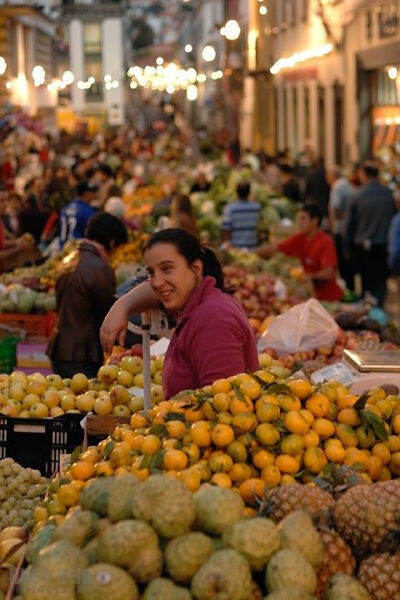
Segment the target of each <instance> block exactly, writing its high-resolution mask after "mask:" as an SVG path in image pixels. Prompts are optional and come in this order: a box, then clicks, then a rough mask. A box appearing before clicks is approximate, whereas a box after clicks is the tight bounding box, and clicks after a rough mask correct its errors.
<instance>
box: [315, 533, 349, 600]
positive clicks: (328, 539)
mask: <svg viewBox="0 0 400 600" xmlns="http://www.w3.org/2000/svg"><path fill="white" fill-rule="evenodd" d="M319 533H320V536H321V539H322V543H323V546H324V556H323V560H322V565H321V566H320V567H319V569H318V571H317V579H318V586H317V596H318V598H323V597H324V591H325V588H326V585H327V583H328V581H329V579H330V578H331V577H332V575H335V574H336V573H345V574H347V575H353V574H354V570H355V566H356V561H355V560H354V557H353V555H352V553H351V549H350V548H349V546H348V545H347V544H346V542H345V541H344V540H343V539H342V538H341V537H340V535H339V534H337V533H336V532H335V531H328V530H327V531H324V530H322V531H320V532H319Z"/></svg>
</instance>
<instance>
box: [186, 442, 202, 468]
mask: <svg viewBox="0 0 400 600" xmlns="http://www.w3.org/2000/svg"><path fill="white" fill-rule="evenodd" d="M182 450H183V452H184V453H185V454H186V455H187V457H188V459H189V463H190V464H191V465H194V464H195V463H197V461H198V460H199V458H200V449H199V447H198V446H196V444H189V445H188V446H183V448H182Z"/></svg>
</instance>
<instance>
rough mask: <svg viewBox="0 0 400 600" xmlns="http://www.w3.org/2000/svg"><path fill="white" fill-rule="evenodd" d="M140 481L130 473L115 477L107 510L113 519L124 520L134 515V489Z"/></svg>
mask: <svg viewBox="0 0 400 600" xmlns="http://www.w3.org/2000/svg"><path fill="white" fill-rule="evenodd" d="M139 483H140V481H139V479H138V478H137V477H135V476H134V475H131V474H129V473H127V474H126V475H119V476H118V477H114V479H113V482H112V484H111V487H110V490H109V495H108V503H107V512H108V516H109V517H110V519H111V521H114V522H115V521H122V520H123V519H130V518H131V517H132V499H133V490H134V489H135V488H136V487H137V485H138V484H139Z"/></svg>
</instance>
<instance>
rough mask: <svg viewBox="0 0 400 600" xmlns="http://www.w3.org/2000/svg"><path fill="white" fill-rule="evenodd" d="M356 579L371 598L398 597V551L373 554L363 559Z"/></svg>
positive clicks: (399, 564)
mask: <svg viewBox="0 0 400 600" xmlns="http://www.w3.org/2000/svg"><path fill="white" fill-rule="evenodd" d="M358 579H359V581H360V583H362V584H363V586H364V587H365V588H366V589H367V590H368V591H369V593H370V595H371V598H372V600H393V599H394V598H400V552H396V554H389V553H387V552H385V553H383V554H373V555H372V556H370V557H369V558H367V559H366V560H363V562H362V563H361V566H360V571H359V574H358Z"/></svg>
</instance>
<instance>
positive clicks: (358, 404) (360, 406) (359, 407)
mask: <svg viewBox="0 0 400 600" xmlns="http://www.w3.org/2000/svg"><path fill="white" fill-rule="evenodd" d="M368 398H369V396H368V394H363V395H362V396H360V397H359V399H358V400H357V402H356V403H355V404H354V406H353V408H355V409H356V410H364V408H365V405H366V404H367V401H368Z"/></svg>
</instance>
